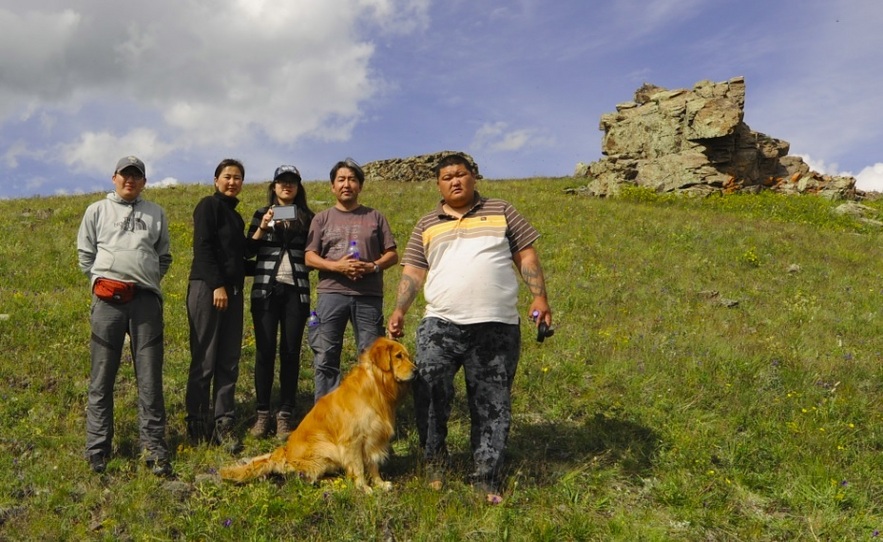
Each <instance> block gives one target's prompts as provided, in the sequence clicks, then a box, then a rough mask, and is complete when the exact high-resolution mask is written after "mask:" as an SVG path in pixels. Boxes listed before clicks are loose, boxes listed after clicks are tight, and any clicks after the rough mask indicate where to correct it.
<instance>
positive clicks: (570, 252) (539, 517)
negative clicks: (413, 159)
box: [0, 179, 883, 541]
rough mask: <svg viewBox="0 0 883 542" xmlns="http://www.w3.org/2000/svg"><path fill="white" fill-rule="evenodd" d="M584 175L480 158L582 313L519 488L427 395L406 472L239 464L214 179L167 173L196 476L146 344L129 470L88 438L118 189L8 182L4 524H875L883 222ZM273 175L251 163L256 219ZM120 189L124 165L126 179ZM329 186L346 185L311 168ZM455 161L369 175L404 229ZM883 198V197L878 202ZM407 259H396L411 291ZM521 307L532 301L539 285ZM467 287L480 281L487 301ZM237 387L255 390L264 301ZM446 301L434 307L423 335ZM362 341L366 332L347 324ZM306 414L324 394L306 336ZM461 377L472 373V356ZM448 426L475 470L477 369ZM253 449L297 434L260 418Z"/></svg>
mask: <svg viewBox="0 0 883 542" xmlns="http://www.w3.org/2000/svg"><path fill="white" fill-rule="evenodd" d="M576 184H577V183H576V181H574V180H573V179H531V180H519V181H480V182H479V190H480V191H481V192H482V193H484V194H486V195H492V196H497V197H503V198H505V199H508V200H510V201H511V202H513V203H514V204H515V205H516V207H518V208H519V210H520V211H522V213H524V214H525V215H526V216H527V217H528V218H529V219H530V220H531V222H532V223H533V224H534V225H536V226H537V228H538V229H539V230H540V231H541V232H542V234H543V237H542V238H541V239H540V241H539V243H538V245H537V246H538V250H539V252H540V255H541V258H542V261H543V265H544V267H545V270H546V274H547V282H548V288H549V291H550V301H551V304H552V307H553V310H554V311H555V320H556V325H557V332H556V334H555V336H554V337H553V338H551V339H549V340H547V341H545V342H544V343H543V344H537V343H536V342H535V341H533V339H532V336H531V332H530V330H529V329H528V327H527V326H525V327H524V333H525V335H524V341H523V348H522V360H521V364H520V366H519V370H518V375H517V377H516V383H515V390H514V411H515V412H514V413H515V420H514V424H513V428H512V434H511V438H510V445H509V449H508V455H507V466H508V471H507V474H508V477H507V490H506V500H505V501H504V503H503V504H502V505H500V506H496V507H489V506H486V505H484V504H482V503H481V502H480V500H479V499H478V498H477V497H476V496H475V495H474V494H473V493H472V491H471V489H470V487H469V486H468V485H466V483H465V482H464V480H463V478H462V477H457V476H454V477H453V478H452V479H451V480H450V481H449V484H448V486H447V488H446V489H445V490H444V491H442V492H434V491H432V490H430V489H428V488H426V487H425V484H424V481H423V478H422V476H421V475H422V473H421V472H420V470H419V465H418V463H417V461H416V457H417V436H416V431H415V430H414V425H413V420H412V417H411V415H410V412H411V404H410V402H406V403H405V404H404V405H403V406H402V408H401V410H400V413H399V414H400V417H399V424H398V425H399V428H398V429H399V436H398V438H397V440H396V441H395V442H394V445H393V448H394V451H395V456H394V457H393V458H392V459H391V460H390V462H389V463H388V464H387V465H386V467H385V469H384V472H385V475H386V476H387V477H388V479H390V480H391V481H392V482H393V484H394V486H395V487H394V489H393V490H392V491H391V492H389V493H380V494H374V495H364V494H362V493H361V492H359V491H358V490H355V489H354V488H353V487H352V486H351V485H350V484H349V483H348V482H347V481H345V480H343V479H341V478H331V479H328V480H325V481H323V482H322V483H320V484H318V485H317V486H311V485H308V484H305V483H303V482H302V481H300V480H298V479H295V478H291V479H288V480H281V479H268V480H261V481H257V482H254V483H251V484H248V485H243V486H235V485H231V484H227V483H221V482H220V481H219V480H218V479H217V476H216V474H215V473H216V470H217V468H218V467H219V466H220V465H222V464H225V463H228V462H231V461H234V460H235V459H237V458H235V457H231V456H229V455H227V454H226V453H224V452H223V451H222V450H219V449H217V448H211V447H205V446H200V447H196V448H193V447H190V446H189V445H188V444H187V442H186V440H185V438H184V422H183V417H184V407H183V401H184V389H185V384H186V379H187V368H188V364H189V353H188V330H187V317H186V310H185V304H184V297H185V292H186V283H187V275H188V271H189V263H190V258H191V235H192V233H191V212H192V208H193V206H194V205H195V204H196V202H197V201H198V200H199V198H201V197H202V196H204V195H207V194H210V193H211V192H212V190H213V187H211V186H210V185H189V186H179V187H175V188H168V189H154V190H151V189H148V190H147V191H146V192H145V195H146V197H147V198H149V199H151V200H153V201H156V202H158V203H159V204H161V205H163V206H164V207H165V208H166V210H167V211H168V213H169V215H170V220H171V233H172V249H173V255H174V258H175V261H174V263H173V266H172V269H171V271H170V273H169V274H168V275H167V277H166V278H165V280H164V284H163V286H164V290H165V298H166V306H165V311H166V312H165V314H166V367H165V390H166V402H167V408H168V411H169V417H170V420H169V440H170V445H171V446H172V447H173V448H174V449H175V450H176V451H175V453H174V457H173V465H174V468H175V471H176V473H177V479H176V480H172V481H164V480H160V479H157V478H155V477H153V476H152V475H151V474H150V473H149V472H148V471H147V469H145V468H144V466H143V462H142V461H140V460H139V459H138V458H137V457H136V453H137V418H136V402H135V399H136V392H135V385H134V374H133V370H132V367H131V363H127V364H126V366H125V367H124V368H123V369H122V370H121V372H120V375H119V377H118V381H117V394H116V399H117V400H116V440H115V443H116V449H115V455H114V458H113V460H112V461H111V463H110V466H109V469H108V473H107V474H106V475H105V476H103V477H102V476H96V475H94V474H93V473H92V472H91V471H90V470H89V468H88V465H87V464H86V461H85V460H84V459H83V456H82V454H83V445H84V438H85V436H84V431H85V430H84V408H85V399H86V397H85V396H86V389H87V385H88V374H89V351H88V348H89V323H88V313H89V303H90V295H89V292H88V287H87V283H86V279H85V277H84V276H83V275H82V274H81V273H80V272H79V270H78V269H77V266H76V231H77V227H78V225H79V221H80V218H81V216H82V213H83V211H84V209H85V207H86V206H87V205H88V204H89V203H90V202H92V201H94V200H96V199H98V198H100V197H103V195H102V194H89V195H83V196H70V197H53V198H34V199H21V200H7V201H0V236H2V242H0V382H2V384H0V488H2V489H0V539H9V540H84V539H95V540H278V539H288V540H295V539H297V540H399V541H402V540H452V541H455V540H456V541H459V540H549V541H558V540H703V541H705V540H866V539H872V538H873V537H875V536H877V535H878V534H879V533H878V531H880V530H883V468H881V465H883V460H881V456H883V454H881V451H883V364H881V359H883V313H881V302H883V285H881V282H880V277H881V276H883V248H881V245H883V243H881V240H883V239H881V233H880V232H879V231H877V230H875V229H873V228H871V227H869V226H866V225H864V224H862V223H860V222H857V221H855V220H854V219H852V218H849V217H841V216H838V215H835V214H834V213H832V212H831V211H832V209H833V207H834V206H835V205H836V204H834V203H831V202H827V201H825V200H822V199H818V198H814V197H791V198H788V197H782V196H772V195H761V196H731V197H727V198H714V199H709V200H690V199H677V198H668V197H659V196H655V195H652V194H648V193H646V192H640V191H638V192H632V193H630V194H628V195H627V196H626V197H623V198H621V199H616V200H598V199H591V198H585V197H578V196H573V195H568V194H566V193H565V191H564V189H565V188H567V187H569V186H574V185H576ZM265 186H266V185H265V184H264V183H261V184H248V185H246V187H245V189H244V191H243V195H242V198H241V199H242V204H241V205H240V207H239V211H240V212H241V213H242V214H243V216H244V217H246V220H248V218H250V216H251V213H252V212H253V211H254V209H256V208H257V207H258V206H260V205H261V204H262V203H263V202H264V198H265ZM110 188H111V185H110V182H108V189H110ZM307 190H308V193H309V200H310V204H311V206H312V207H313V209H314V210H321V209H324V208H326V207H328V206H329V205H331V203H332V201H333V198H332V196H331V193H330V190H329V189H328V185H327V183H321V182H320V183H308V184H307ZM436 199H437V191H436V188H435V186H434V184H378V183H375V184H366V186H365V190H364V192H363V194H362V201H363V203H365V204H367V205H369V206H372V207H375V208H377V209H379V210H381V211H383V212H384V213H385V214H386V215H387V217H388V218H389V220H390V223H391V225H392V228H393V231H394V233H395V236H396V239H397V240H398V241H399V243H400V245H404V243H405V241H406V239H407V236H408V235H409V233H410V230H411V227H412V226H413V224H414V222H415V221H416V220H417V218H418V217H419V216H421V215H422V214H423V213H425V212H427V211H428V210H429V209H430V208H431V207H432V205H433V204H434V202H435V201H436ZM872 205H873V204H872ZM398 277H399V270H398V269H395V270H393V271H391V272H388V273H387V274H386V288H387V299H386V306H387V312H388V311H389V307H391V306H392V303H393V293H394V289H395V285H396V284H397V282H398ZM522 295H523V296H524V299H523V302H522V307H523V309H524V310H526V309H527V294H526V291H525V289H524V288H522ZM464 302H468V300H464ZM246 312H247V315H246V336H245V338H244V351H243V357H242V365H241V367H242V370H241V378H240V383H239V387H238V390H237V399H238V403H239V414H240V416H239V422H240V428H241V430H242V432H243V433H245V430H246V428H247V427H248V425H249V423H250V421H251V419H250V416H251V414H252V411H253V409H254V392H253V380H252V378H253V377H252V375H253V366H254V362H253V356H254V339H253V336H252V333H251V321H250V315H248V311H246ZM421 312H422V303H421V302H420V301H419V300H418V303H417V306H415V307H414V308H413V309H412V310H411V313H410V314H409V320H408V334H407V335H406V337H405V340H404V342H405V344H407V345H408V346H409V348H411V349H412V350H413V344H414V338H413V332H414V330H415V329H416V325H417V321H418V319H419V317H420V313H421ZM347 341H348V342H347V344H346V345H345V359H346V360H351V359H353V358H354V356H355V352H354V348H353V344H352V340H351V333H350V332H348V333H347ZM304 346H305V349H304V363H303V366H302V368H301V376H300V388H299V392H300V393H299V401H300V404H299V414H300V415H302V414H303V412H304V411H305V410H306V409H307V408H308V406H309V405H310V404H311V402H312V400H311V397H312V369H311V367H310V363H311V360H312V355H311V353H310V352H309V348H307V347H306V344H305V345H304ZM459 380H460V385H461V392H462V377H460V379H459ZM459 398H460V402H459V403H458V404H457V405H456V407H455V411H454V416H453V420H452V424H451V437H450V442H449V446H450V447H451V449H452V451H453V453H454V460H455V461H456V462H458V463H459V464H460V465H461V467H460V470H459V471H458V472H459V473H463V474H465V473H466V472H468V464H469V454H468V448H469V446H468V438H469V435H468V430H469V421H468V412H467V410H466V408H465V399H464V394H463V393H460V396H459ZM245 445H246V449H245V451H244V452H243V454H242V456H251V455H256V454H258V453H263V452H266V451H269V450H270V449H272V448H273V447H275V446H276V442H275V441H259V440H255V439H252V438H250V437H248V438H246V440H245Z"/></svg>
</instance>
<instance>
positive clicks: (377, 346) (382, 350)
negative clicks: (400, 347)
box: [369, 337, 395, 372]
mask: <svg viewBox="0 0 883 542" xmlns="http://www.w3.org/2000/svg"><path fill="white" fill-rule="evenodd" d="M394 346H395V343H393V342H392V341H390V340H389V339H386V338H384V337H379V338H377V340H375V341H374V344H372V345H371V346H370V348H369V354H370V356H371V362H372V363H373V364H374V365H376V366H377V367H378V368H379V369H380V370H381V371H384V372H392V369H393V365H392V350H393V347H394Z"/></svg>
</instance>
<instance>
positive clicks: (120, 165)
mask: <svg viewBox="0 0 883 542" xmlns="http://www.w3.org/2000/svg"><path fill="white" fill-rule="evenodd" d="M127 167H133V168H135V169H137V170H138V171H140V172H141V175H144V176H145V177H146V176H147V173H146V172H145V170H144V162H142V161H141V159H140V158H138V157H137V156H125V157H123V158H120V160H119V162H117V168H116V169H115V170H114V171H113V172H114V173H119V172H120V171H122V170H124V169H126V168H127Z"/></svg>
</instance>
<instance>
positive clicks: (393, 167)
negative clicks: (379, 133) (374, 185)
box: [362, 151, 481, 182]
mask: <svg viewBox="0 0 883 542" xmlns="http://www.w3.org/2000/svg"><path fill="white" fill-rule="evenodd" d="M453 153H454V151H440V152H436V153H433V154H423V155H420V156H412V157H410V158H391V159H389V160H376V161H374V162H368V163H367V164H365V165H364V166H363V167H362V169H363V170H364V171H365V180H366V181H371V182H375V181H398V182H412V181H435V175H434V174H433V173H432V168H433V167H435V165H436V164H438V162H439V161H440V160H441V159H442V158H443V157H445V156H447V155H449V154H453ZM460 154H463V155H464V156H465V157H466V158H468V159H469V161H470V162H472V165H473V166H475V172H476V176H477V177H478V178H479V179H480V178H481V175H479V174H478V164H476V163H475V160H474V159H473V158H472V157H471V156H469V155H468V154H466V153H460Z"/></svg>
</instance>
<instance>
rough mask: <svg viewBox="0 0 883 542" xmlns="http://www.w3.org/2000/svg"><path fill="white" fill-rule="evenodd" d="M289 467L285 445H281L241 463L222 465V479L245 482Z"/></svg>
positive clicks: (282, 471) (283, 470) (283, 471)
mask: <svg viewBox="0 0 883 542" xmlns="http://www.w3.org/2000/svg"><path fill="white" fill-rule="evenodd" d="M288 470H289V469H286V468H285V447H284V446H280V447H279V448H277V449H276V450H274V451H273V452H271V453H268V454H264V455H259V456H257V457H253V458H251V459H249V460H248V461H247V462H245V463H242V464H239V465H231V466H228V467H221V470H220V474H221V479H223V480H230V481H232V482H237V483H243V482H248V481H249V480H253V479H255V478H259V477H261V476H266V475H268V474H271V473H274V472H276V473H279V474H284V473H285V472H287V471H288Z"/></svg>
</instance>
